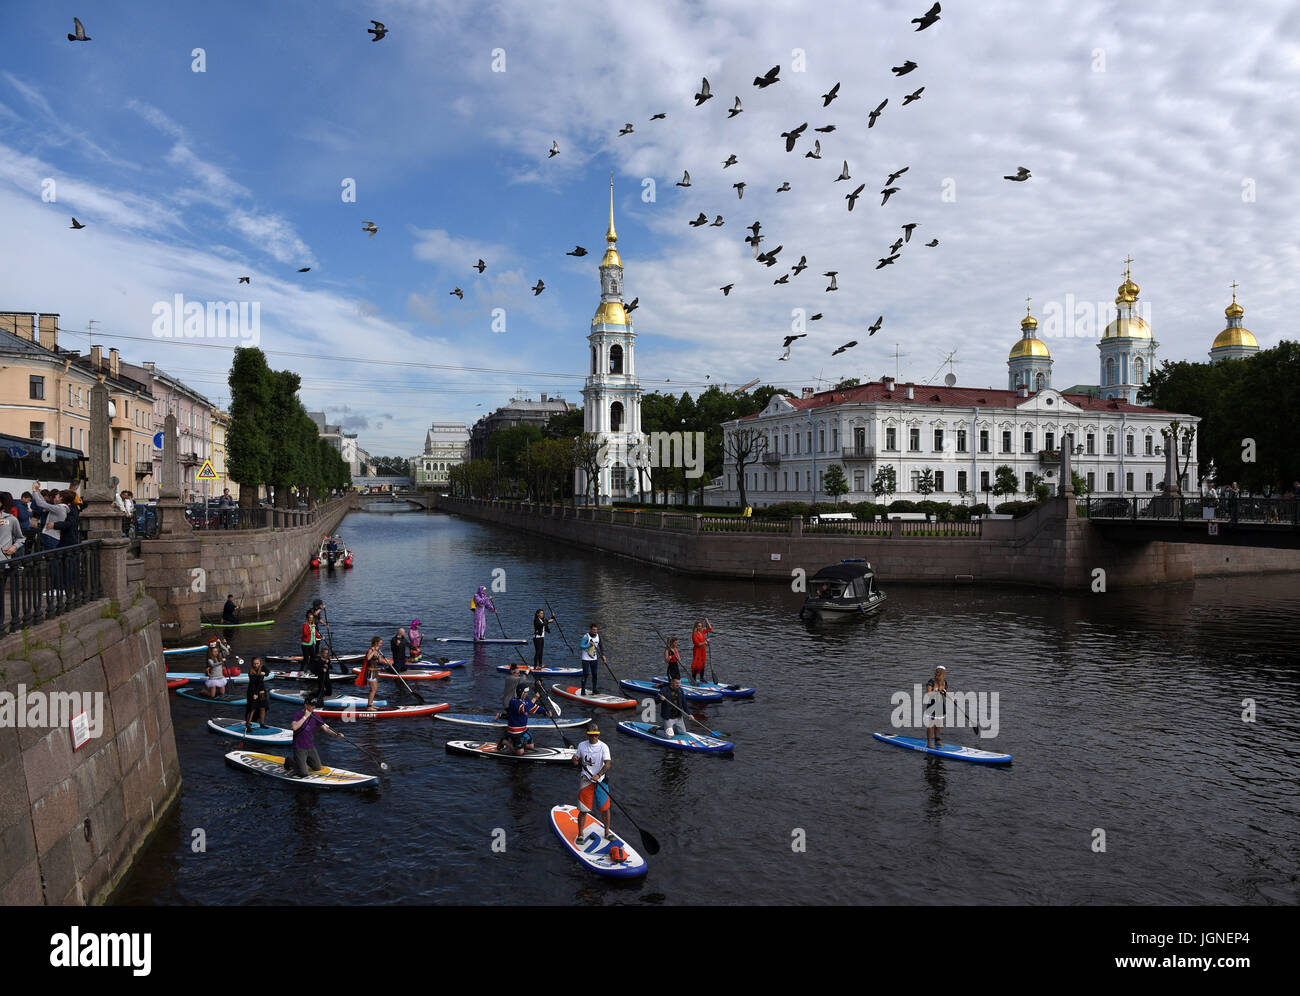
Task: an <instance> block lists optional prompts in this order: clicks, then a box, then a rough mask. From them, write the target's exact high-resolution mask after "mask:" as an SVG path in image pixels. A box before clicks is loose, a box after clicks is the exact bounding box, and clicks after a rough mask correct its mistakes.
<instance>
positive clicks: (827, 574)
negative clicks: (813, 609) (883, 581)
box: [812, 562, 875, 581]
mask: <svg viewBox="0 0 1300 996" xmlns="http://www.w3.org/2000/svg"><path fill="white" fill-rule="evenodd" d="M874 574H875V571H873V570H872V569H871V568H870V567H869V566H868V565H867V564H866V563H865V562H863V563H860V564H831V565H830V566H829V567H823V568H822V569H821V570H820V571H818V572H817V573H816V574H814V575H813V576H812V580H813V581H852V580H853V579H854V578H863V577H871V576H872V575H874Z"/></svg>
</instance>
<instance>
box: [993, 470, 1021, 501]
mask: <svg viewBox="0 0 1300 996" xmlns="http://www.w3.org/2000/svg"><path fill="white" fill-rule="evenodd" d="M991 490H992V491H993V493H994V494H995V495H997V496H998V497H999V498H1001V497H1002V496H1003V495H1013V494H1015V493H1016V492H1018V491H1019V490H1020V485H1019V484H1018V483H1017V482H1016V472H1015V471H1014V470H1013V469H1011V468H1010V467H1008V466H1007V465H1006V464H1002V465H1001V466H1000V467H998V469H997V470H995V471H994V472H993V487H992V489H991Z"/></svg>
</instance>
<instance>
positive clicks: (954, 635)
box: [117, 513, 1300, 905]
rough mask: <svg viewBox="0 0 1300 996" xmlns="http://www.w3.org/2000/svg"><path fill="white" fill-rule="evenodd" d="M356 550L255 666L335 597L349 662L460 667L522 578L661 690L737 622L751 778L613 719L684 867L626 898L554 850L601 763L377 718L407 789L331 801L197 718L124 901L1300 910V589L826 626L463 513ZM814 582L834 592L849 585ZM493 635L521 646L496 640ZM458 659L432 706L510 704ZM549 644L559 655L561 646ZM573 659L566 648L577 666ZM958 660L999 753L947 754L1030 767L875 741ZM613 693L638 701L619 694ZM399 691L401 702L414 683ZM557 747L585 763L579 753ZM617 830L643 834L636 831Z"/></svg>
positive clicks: (901, 595) (290, 641) (507, 622)
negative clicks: (484, 593)
mask: <svg viewBox="0 0 1300 996" xmlns="http://www.w3.org/2000/svg"><path fill="white" fill-rule="evenodd" d="M341 532H342V535H343V536H344V538H345V539H346V541H347V543H348V545H349V546H350V547H351V549H352V550H353V551H354V552H355V554H356V566H355V567H354V568H353V569H352V570H350V571H347V572H344V571H337V572H333V573H329V572H325V571H322V572H321V573H320V574H319V575H318V576H317V575H313V576H310V577H308V579H307V580H306V581H305V582H304V583H303V584H302V585H301V587H300V588H299V589H298V591H297V592H296V593H295V596H294V598H293V599H292V600H291V601H290V603H289V605H287V606H286V607H285V608H284V609H282V610H281V611H280V612H279V613H278V614H277V616H278V622H277V623H276V625H275V626H273V627H268V628H267V629H265V630H249V631H244V632H242V633H241V634H240V635H239V636H238V637H237V643H236V650H237V652H238V653H240V654H241V655H242V656H244V657H245V658H246V659H249V658H251V656H252V655H253V654H255V653H263V652H280V653H286V652H290V648H293V647H295V645H296V642H297V638H298V628H299V626H300V620H301V616H302V612H303V610H304V609H305V607H306V606H307V605H309V604H310V602H311V600H312V599H313V598H315V597H317V596H320V597H322V598H324V599H325V600H326V605H327V611H328V614H329V621H330V627H331V631H332V632H331V635H332V640H333V643H334V646H335V648H336V649H337V650H338V651H340V652H343V651H361V650H363V649H364V647H365V646H366V644H367V642H368V639H369V637H371V636H374V635H377V636H382V637H384V641H385V650H387V640H388V638H389V637H390V636H391V635H392V634H393V632H394V630H395V628H396V627H397V626H398V625H406V624H409V623H410V621H411V620H412V619H413V618H419V619H420V620H421V621H422V623H423V626H422V629H423V630H424V632H425V634H426V643H425V647H426V652H428V651H430V650H431V651H433V652H434V653H440V652H441V653H447V652H450V651H452V650H455V649H457V648H456V645H454V644H453V645H448V647H447V649H445V650H444V649H440V646H441V645H438V644H433V643H432V642H431V639H430V638H431V637H433V636H437V635H458V636H468V635H469V634H470V627H471V613H470V611H469V600H470V597H471V595H472V594H473V592H474V591H475V589H476V588H477V586H478V585H479V584H487V585H489V586H490V585H491V584H492V582H493V579H494V577H496V578H499V579H501V581H502V582H503V583H504V584H505V591H504V593H501V594H498V595H496V596H495V601H496V604H497V607H498V609H499V612H498V616H497V618H498V619H499V620H500V622H501V624H502V626H503V627H504V629H505V631H506V633H507V634H508V635H509V636H511V637H520V638H522V637H527V636H529V635H530V630H531V627H530V622H529V620H530V617H531V616H532V613H533V611H534V610H535V609H537V608H541V607H543V599H546V600H549V602H550V605H551V606H552V607H553V609H554V610H555V612H556V613H557V614H558V616H559V619H560V623H561V624H562V626H563V628H564V632H565V634H566V635H567V637H568V640H569V641H570V642H572V643H573V644H574V646H575V647H576V645H577V639H578V637H579V635H580V634H581V632H582V631H583V629H584V627H585V625H586V624H587V623H589V622H590V621H591V620H596V621H597V622H599V623H600V625H601V628H602V632H603V633H604V635H605V638H606V640H607V646H606V650H607V652H608V654H609V658H610V662H611V664H612V665H613V668H614V671H615V672H616V673H617V675H618V676H619V677H622V678H634V677H636V678H647V677H650V676H651V675H652V674H658V673H661V671H660V668H661V664H660V663H658V662H660V661H661V660H662V644H661V643H660V642H659V639H658V637H657V636H656V634H655V628H658V630H659V631H660V632H662V633H663V634H664V635H665V636H667V635H675V636H677V637H678V638H679V639H680V640H681V641H682V643H683V644H684V645H685V646H686V647H687V648H688V649H687V650H686V651H685V652H684V654H683V657H684V659H685V660H686V661H689V656H690V655H689V645H690V639H689V637H690V628H691V623H692V622H693V621H694V619H696V618H698V617H702V616H707V617H708V618H709V620H710V621H711V622H712V625H713V628H714V633H713V637H712V647H713V652H712V666H713V668H714V669H715V670H716V674H717V676H718V679H719V680H722V681H726V682H739V683H742V684H745V685H753V686H755V687H757V689H758V694H757V696H756V697H755V698H754V699H753V700H751V701H735V700H728V701H725V702H723V703H721V704H718V705H710V706H706V707H702V708H700V709H699V713H700V714H701V715H703V716H706V717H707V723H708V725H709V726H710V727H712V728H713V729H716V730H719V731H722V732H723V733H725V734H726V735H727V737H728V739H731V740H733V741H734V742H735V744H736V751H735V755H734V757H714V756H700V755H688V754H683V753H681V752H669V751H665V750H664V749H662V748H660V747H658V746H657V745H654V744H651V743H647V742H645V741H642V740H638V739H634V738H632V737H628V736H625V735H622V734H620V733H618V732H616V731H615V729H614V723H615V721H616V719H618V718H627V714H618V715H615V714H609V713H606V712H604V711H603V710H601V711H600V712H601V715H600V716H599V719H600V725H601V729H602V731H603V733H604V737H603V739H604V740H605V741H606V742H607V743H608V744H609V745H610V748H611V751H612V753H613V758H614V767H613V769H612V773H611V788H612V791H613V794H614V796H615V798H617V799H619V800H620V801H621V802H622V803H623V805H624V806H625V807H626V808H627V809H628V810H629V811H630V812H631V814H632V815H633V817H634V818H635V819H636V821H637V823H639V824H640V825H641V826H642V827H644V828H645V829H646V830H648V831H650V832H651V833H652V834H654V836H655V837H657V838H658V840H659V841H660V843H661V844H662V845H663V849H662V851H661V852H660V853H659V854H658V855H656V856H654V857H653V858H651V859H650V871H649V874H648V875H647V876H646V877H645V878H644V879H640V880H634V881H632V882H630V883H627V882H617V881H612V880H607V879H600V878H597V877H595V876H593V875H591V874H589V873H588V872H586V871H585V870H584V869H583V868H582V867H581V866H580V865H579V864H578V863H577V862H576V861H575V860H574V859H573V858H572V857H571V856H570V855H569V854H568V853H567V851H565V850H564V849H563V848H562V846H561V844H560V843H559V841H558V840H556V838H555V836H554V832H553V830H552V829H551V826H550V823H549V811H550V807H551V806H553V805H556V804H560V803H576V793H577V788H578V781H577V777H576V774H575V772H574V770H573V769H570V768H567V767H561V766H549V765H548V766H544V767H528V768H524V767H520V766H515V765H508V764H505V763H501V762H496V761H492V760H488V759H484V758H474V757H460V756H454V755H449V754H447V753H445V750H444V746H445V742H446V741H447V740H450V739H456V738H464V739H475V738H482V739H491V738H492V737H493V736H494V734H493V733H492V732H491V731H486V730H484V731H482V732H479V731H477V730H474V729H473V728H466V727H453V726H451V725H449V724H445V723H442V722H440V721H434V720H430V719H427V718H425V719H414V720H389V721H380V722H371V723H369V724H365V723H357V724H355V725H353V726H352V727H351V728H350V729H348V731H347V732H348V734H349V736H351V737H352V738H353V739H355V740H357V741H359V742H360V743H362V744H364V745H366V746H367V747H369V748H372V749H375V750H377V751H379V752H380V753H381V754H382V756H383V758H384V759H385V760H386V761H387V762H388V763H389V765H390V766H391V771H389V772H388V773H387V774H386V775H385V776H384V778H383V782H382V786H381V788H380V789H379V790H372V791H367V792H361V793H320V792H316V791H313V790H311V789H308V788H303V787H296V786H291V785H285V784H282V783H278V782H273V781H271V780H269V779H265V778H261V777H259V776H256V775H253V774H248V773H245V772H241V771H236V770H234V769H232V768H230V767H228V766H227V765H226V764H225V763H224V754H225V752H226V751H228V750H231V749H234V748H236V747H238V742H237V741H234V740H231V739H228V738H226V737H220V736H217V735H215V734H212V733H210V732H208V730H207V727H206V720H207V718H208V716H209V715H213V714H216V715H235V714H236V712H235V710H233V709H231V708H230V707H221V706H216V707H209V706H204V705H201V704H198V703H194V702H190V701H186V700H184V699H176V698H175V697H174V696H173V702H172V710H173V719H174V725H175V732H176V741H177V746H178V748H179V751H180V758H181V770H182V773H183V778H184V787H183V791H182V796H181V802H180V805H179V806H178V807H177V808H176V810H175V811H174V814H173V815H172V816H171V817H170V818H169V819H168V820H167V821H166V822H165V823H164V824H163V826H162V828H161V830H160V832H159V833H158V834H157V836H156V837H155V839H154V840H153V841H152V842H151V844H150V846H149V847H148V849H147V851H146V852H145V853H144V855H143V857H142V859H141V861H140V863H139V866H138V869H137V870H136V871H135V872H134V873H133V875H132V877H131V878H130V879H129V880H128V882H127V883H126V884H125V885H124V887H123V888H122V889H121V890H120V892H119V894H118V896H117V901H118V902H121V903H127V904H154V903H160V904H189V903H194V904H207V905H247V904H353V905H355V904H383V903H470V904H490V903H507V902H508V903H514V904H520V903H523V904H538V903H540V904H582V905H604V904H615V903H622V904H641V903H645V904H675V905H676V904H704V903H723V904H739V903H763V904H774V903H799V904H831V903H833V904H844V903H922V904H940V903H942V904H983V903H992V904H997V903H1032V904H1041V903H1050V904H1133V903H1155V904H1200V903H1228V904H1294V903H1296V902H1297V901H1298V899H1300V880H1298V878H1297V874H1298V873H1297V869H1300V818H1298V817H1300V793H1297V791H1296V771H1297V762H1300V663H1298V661H1300V654H1298V653H1297V646H1296V619H1297V613H1298V612H1300V585H1297V583H1296V580H1295V579H1293V578H1263V579H1242V580H1226V581H1225V580H1214V581H1206V582H1202V583H1199V584H1196V585H1194V586H1184V587H1177V588H1163V589H1153V590H1143V591H1128V592H1120V591H1112V592H1108V593H1093V594H1087V595H1083V594H1071V595H1064V596H1063V595H1060V594H1055V593H1049V592H1040V591H1033V590H1018V589H1010V588H984V587H971V586H967V587H959V588H951V587H922V586H903V585H890V584H889V579H888V578H882V579H881V581H882V584H883V586H884V587H885V590H886V591H887V592H888V594H889V603H888V606H887V607H886V609H885V611H884V612H883V614H882V615H880V616H879V617H878V618H877V619H873V620H866V621H856V622H853V623H849V624H840V625H838V626H834V627H827V628H821V629H818V628H812V629H810V628H808V627H806V626H805V625H803V624H802V623H800V621H799V620H798V618H797V613H798V608H799V605H800V602H801V600H802V596H801V595H799V594H797V593H795V592H793V591H791V590H790V589H789V588H788V587H786V586H782V585H772V584H770V583H768V584H759V585H754V584H749V583H744V582H722V581H715V580H700V579H693V578H687V577H681V576H676V575H674V574H672V573H670V572H667V571H664V570H658V569H654V568H650V567H646V566H643V565H640V564H635V563H632V562H629V561H625V560H620V559H617V558H613V557H607V556H601V555H597V554H591V553H587V552H584V551H579V550H575V549H573V548H570V547H567V546H563V545H558V544H553V543H550V542H546V541H541V540H536V539H533V538H530V537H527V536H524V535H522V534H520V533H516V532H513V531H509V530H506V529H501V528H498V527H492V526H484V525H480V524H477V523H474V522H470V521H467V520H463V519H457V518H454V517H450V516H446V515H440V514H423V513H387V514H385V513H354V514H352V515H350V516H349V517H348V518H347V519H346V521H345V522H344V523H343V525H342V527H341ZM955 542H960V541H959V540H958V541H955ZM846 555H851V551H848V552H846ZM792 566H799V565H792ZM802 566H804V567H805V568H806V569H807V570H808V572H809V574H811V573H812V571H814V570H815V569H816V568H818V567H820V566H823V565H819V564H808V565H802ZM223 594H224V593H223ZM234 594H235V595H236V598H238V597H239V593H238V592H235V593H234ZM488 625H489V627H490V628H489V634H488V635H489V636H493V635H495V636H499V635H500V629H499V628H498V627H497V622H496V620H493V619H491V618H489V623H488ZM459 650H460V653H458V654H456V656H469V657H470V658H471V664H470V666H467V667H465V668H460V669H456V670H454V671H453V677H452V678H451V680H450V681H448V682H436V683H435V682H426V683H423V684H422V686H421V687H420V688H419V690H420V691H421V693H422V694H423V695H424V697H425V698H426V699H427V700H429V701H442V700H445V701H448V702H450V703H451V705H452V709H453V711H457V712H490V711H495V707H496V704H497V703H498V701H499V699H500V692H501V688H502V678H501V676H500V675H499V674H498V673H497V672H496V670H495V666H496V665H497V664H500V663H506V662H508V661H510V660H511V659H513V658H514V657H515V652H514V651H513V650H512V649H511V648H508V647H495V648H480V649H477V650H474V649H472V648H470V647H469V646H467V645H461V647H460V648H459ZM521 650H523V651H524V652H525V653H526V654H527V655H528V657H529V659H530V660H531V652H532V651H531V647H525V648H521ZM573 657H574V655H573V654H571V653H570V652H569V650H568V649H567V648H566V647H565V644H564V641H563V639H562V638H561V635H560V633H559V632H558V631H556V632H553V634H552V636H551V638H550V639H549V641H548V644H547V659H548V661H551V662H561V661H568V660H572V659H573ZM173 660H174V659H173ZM937 664H944V665H946V666H947V668H948V676H949V686H950V687H951V688H952V689H955V690H959V691H963V692H966V691H971V692H976V693H985V694H986V696H988V697H987V698H986V702H987V703H988V704H990V706H991V703H992V701H993V700H992V696H993V695H994V694H996V696H997V703H998V712H997V716H996V721H997V736H996V737H995V738H992V739H981V738H979V737H978V736H977V735H976V733H975V732H974V731H973V730H970V729H956V730H949V731H947V736H946V739H947V741H948V742H949V743H954V742H955V743H964V744H968V745H970V746H974V747H979V748H982V749H986V750H997V751H1002V752H1006V753H1010V754H1012V755H1014V758H1015V761H1014V763H1013V764H1012V765H1011V766H1010V767H1007V768H992V767H983V766H978V765H972V764H964V763H961V762H957V761H952V760H940V759H934V758H929V757H927V756H925V755H922V754H918V753H914V752H911V751H905V750H900V749H898V748H896V747H893V746H889V745H886V744H882V743H879V742H877V741H875V740H873V739H872V737H871V734H872V732H874V731H879V732H885V733H889V732H900V733H903V734H904V735H914V736H922V737H923V736H924V732H921V731H916V730H908V729H902V730H894V729H893V728H892V727H891V725H890V718H891V713H892V712H893V711H894V708H893V706H892V705H891V697H892V696H895V695H897V694H899V693H904V692H906V693H909V694H910V693H911V692H912V690H913V688H914V686H915V685H916V684H917V683H919V682H923V681H925V680H926V679H927V678H928V677H929V676H930V674H931V672H932V671H933V668H934V667H935V666H936V665H937ZM169 666H175V665H169ZM603 684H604V686H605V690H611V689H612V686H613V682H612V680H611V679H609V678H607V677H606V678H604V679H603ZM430 686H433V687H430ZM381 693H386V694H388V695H389V698H390V701H393V700H394V698H395V696H394V695H393V694H392V686H391V684H390V683H389V682H382V683H381ZM396 698H397V699H400V700H403V701H409V700H407V699H406V698H405V696H404V695H403V693H400V692H399V693H398V694H397V695H396ZM561 704H562V706H563V707H564V708H565V714H566V715H575V714H580V713H582V710H580V709H579V708H578V707H577V706H576V705H573V704H570V703H564V702H562V703H561ZM1252 707H1253V710H1254V717H1255V721H1254V722H1248V721H1246V719H1245V718H1243V717H1244V716H1246V714H1247V712H1248V710H1250V709H1251V708H1252ZM239 712H240V714H242V710H239ZM291 712H292V707H291V706H289V705H287V704H284V703H277V702H273V703H272V708H271V710H270V718H269V721H270V722H272V723H277V722H278V723H286V722H287V720H288V718H289V716H290V713H291ZM987 715H989V714H988V713H986V716H987ZM632 718H639V717H632ZM467 730H468V731H469V732H467ZM535 736H536V737H537V740H538V742H539V743H543V744H550V743H554V744H557V745H558V744H559V742H560V737H559V734H557V733H556V732H554V731H553V730H551V731H542V732H541V733H537V734H535ZM569 736H570V739H571V740H576V739H577V738H576V737H574V736H573V735H572V734H570V735H569ZM317 740H318V741H325V744H324V746H323V749H322V751H321V753H322V757H323V759H324V761H325V763H327V764H334V765H339V766H342V767H346V768H350V769H353V770H358V771H364V772H367V773H372V772H374V771H375V769H376V765H375V764H374V762H373V761H371V760H370V759H368V758H366V757H365V756H363V755H361V754H358V753H357V752H356V751H354V750H353V749H352V748H350V747H348V746H346V745H344V744H341V742H339V741H333V740H331V739H330V738H328V737H325V736H318V737H317ZM336 744H337V745H338V746H336ZM614 827H615V829H616V830H618V831H620V832H623V833H625V834H626V835H628V839H629V840H630V842H631V843H632V844H633V845H634V846H636V845H637V844H638V843H639V838H638V835H637V833H636V831H635V830H634V828H633V827H632V825H631V824H630V823H629V821H628V819H627V817H626V816H623V815H622V814H621V813H619V812H618V811H617V810H615V813H614ZM200 830H201V831H202V834H201V835H200V834H198V833H197V831H200ZM200 840H201V842H202V844H203V847H202V849H199V848H198V847H197V842H198V841H200Z"/></svg>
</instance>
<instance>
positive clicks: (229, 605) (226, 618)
mask: <svg viewBox="0 0 1300 996" xmlns="http://www.w3.org/2000/svg"><path fill="white" fill-rule="evenodd" d="M241 608H243V606H241V605H236V604H235V596H234V595H227V596H226V604H225V605H224V606H222V609H221V621H222V622H227V623H237V622H239V610H240V609H241Z"/></svg>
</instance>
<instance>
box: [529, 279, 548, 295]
mask: <svg viewBox="0 0 1300 996" xmlns="http://www.w3.org/2000/svg"><path fill="white" fill-rule="evenodd" d="M544 290H546V285H545V284H544V283H542V281H541V278H538V280H537V283H536V284H534V285H533V288H532V291H533V297H536V296H537V295H538V294H540V293H541V292H542V291H544Z"/></svg>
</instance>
